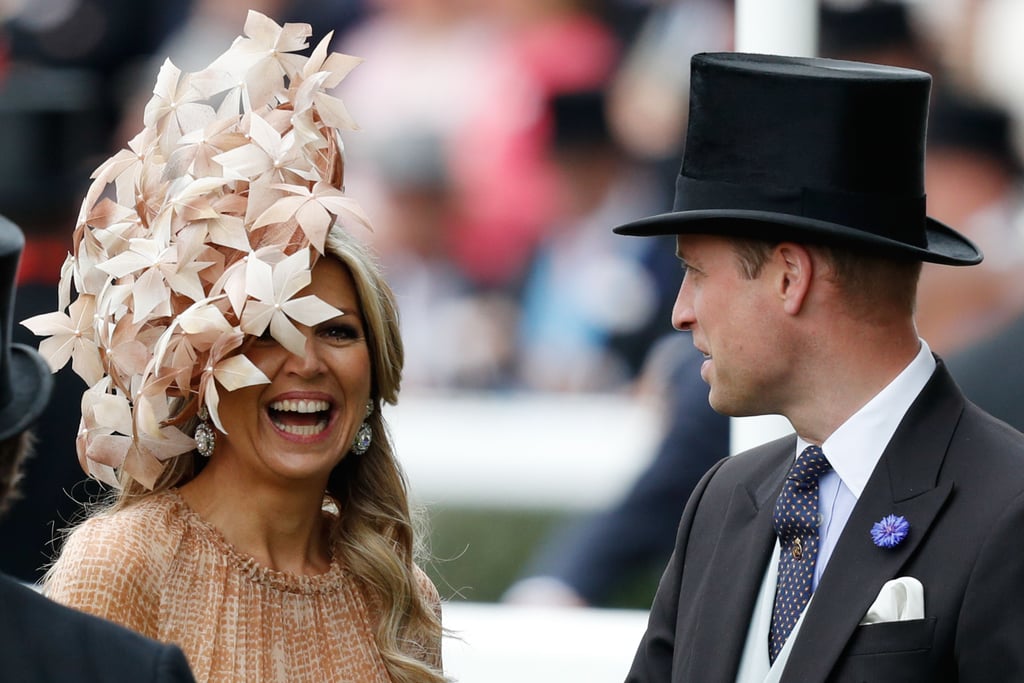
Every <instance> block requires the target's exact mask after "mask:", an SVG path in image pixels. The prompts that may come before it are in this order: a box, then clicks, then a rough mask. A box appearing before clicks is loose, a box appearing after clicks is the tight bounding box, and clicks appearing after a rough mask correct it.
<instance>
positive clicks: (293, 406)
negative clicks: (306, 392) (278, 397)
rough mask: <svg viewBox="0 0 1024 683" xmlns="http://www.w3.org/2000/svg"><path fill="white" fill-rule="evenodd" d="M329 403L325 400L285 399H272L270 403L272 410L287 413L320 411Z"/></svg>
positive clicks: (327, 406) (326, 407) (325, 408)
mask: <svg viewBox="0 0 1024 683" xmlns="http://www.w3.org/2000/svg"><path fill="white" fill-rule="evenodd" d="M330 407H331V404H330V403H328V402H327V401H307V400H304V399H303V400H299V401H295V400H287V401H274V402H273V403H271V404H270V408H271V409H272V410H279V411H282V412H289V413H320V412H323V411H325V410H328V409H329V408H330Z"/></svg>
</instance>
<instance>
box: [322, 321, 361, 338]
mask: <svg viewBox="0 0 1024 683" xmlns="http://www.w3.org/2000/svg"><path fill="white" fill-rule="evenodd" d="M322 334H323V335H324V336H326V337H329V338H331V339H337V340H342V341H347V340H351V339H359V338H360V337H362V333H361V331H360V330H359V328H358V327H356V326H355V325H331V326H329V327H326V328H324V330H323V332H322Z"/></svg>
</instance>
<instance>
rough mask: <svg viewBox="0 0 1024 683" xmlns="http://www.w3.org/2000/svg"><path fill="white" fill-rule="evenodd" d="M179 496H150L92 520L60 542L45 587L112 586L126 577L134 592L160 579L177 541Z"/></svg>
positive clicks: (179, 538)
mask: <svg viewBox="0 0 1024 683" xmlns="http://www.w3.org/2000/svg"><path fill="white" fill-rule="evenodd" d="M179 500H180V499H178V497H177V495H175V494H173V493H169V492H162V493H157V494H152V495H150V496H147V497H146V498H143V499H142V500H139V501H137V502H134V503H132V504H130V505H128V506H127V507H124V508H120V509H117V510H110V511H102V512H99V513H96V514H94V515H93V516H91V517H89V518H88V519H86V520H85V521H84V522H82V523H81V524H79V525H78V526H77V527H75V528H74V529H73V530H72V531H71V532H70V533H69V534H68V536H67V538H66V539H65V540H64V544H63V547H62V548H61V551H60V555H59V556H58V557H57V561H56V562H55V563H54V565H53V567H52V568H51V569H50V572H49V575H48V577H47V582H46V583H47V586H48V589H50V590H57V587H58V586H71V585H76V584H81V583H83V582H88V583H90V584H95V583H103V582H110V581H112V580H114V579H118V580H120V578H121V577H130V578H131V580H132V581H133V582H134V583H135V584H136V585H137V586H138V585H144V584H145V583H146V582H147V579H148V578H152V579H154V580H156V578H157V577H158V576H159V575H160V574H162V573H163V570H164V569H165V568H166V567H167V565H168V563H169V562H170V560H171V558H172V557H173V556H174V554H175V552H176V550H177V546H178V544H179V543H180V541H181V536H182V533H183V528H184V524H183V522H182V520H181V514H180V512H179V511H178V510H177V507H178V501H179Z"/></svg>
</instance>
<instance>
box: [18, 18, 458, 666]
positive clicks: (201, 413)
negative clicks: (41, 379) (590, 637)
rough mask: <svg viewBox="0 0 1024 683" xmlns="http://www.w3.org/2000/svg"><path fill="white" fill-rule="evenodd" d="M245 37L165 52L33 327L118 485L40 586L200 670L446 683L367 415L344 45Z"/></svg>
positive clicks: (384, 308)
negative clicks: (213, 51) (143, 108)
mask: <svg viewBox="0 0 1024 683" xmlns="http://www.w3.org/2000/svg"><path fill="white" fill-rule="evenodd" d="M245 32H246V37H242V38H239V39H238V40H236V41H235V43H234V45H233V46H232V48H231V49H230V50H228V52H226V53H225V54H224V55H222V56H221V57H220V58H218V59H217V60H216V61H215V62H214V63H213V64H212V65H211V66H210V67H209V68H208V69H206V70H204V71H201V72H198V73H195V74H182V73H180V72H178V71H177V70H176V69H175V68H174V67H173V65H171V64H170V63H169V62H168V63H167V64H165V66H164V68H163V70H162V71H161V75H160V79H159V80H158V83H157V87H156V89H155V91H154V93H155V94H154V98H153V100H152V101H151V102H150V106H149V107H147V114H146V128H145V129H144V130H143V131H142V133H140V134H139V136H137V137H136V138H135V139H134V140H133V141H132V143H131V144H130V146H131V150H130V151H123V152H121V153H120V154H118V155H115V156H114V157H112V158H111V159H110V160H108V161H107V162H106V163H105V164H104V165H102V166H101V167H100V169H99V170H98V171H97V172H96V175H95V178H96V180H95V182H94V184H93V186H92V188H91V189H90V191H89V193H88V194H87V196H86V199H85V203H84V204H83V208H82V212H81V218H80V221H79V224H78V226H77V227H76V230H75V252H74V255H73V256H69V259H68V262H67V264H66V266H65V269H64V271H63V274H64V280H65V285H66V286H67V287H68V288H69V289H70V287H71V285H72V283H73V284H74V288H75V291H76V292H77V298H75V300H74V301H73V302H71V303H70V305H68V302H67V301H62V302H61V307H62V310H61V311H60V312H57V313H50V314H46V315H44V316H38V317H36V318H33V319H30V320H28V321H26V322H25V324H26V325H27V326H28V327H30V329H32V330H33V331H35V332H36V333H37V334H42V335H49V336H50V338H49V339H47V340H44V341H43V342H42V344H41V345H40V349H41V352H42V353H43V355H44V356H45V357H47V359H48V360H49V361H50V364H51V365H52V366H53V367H54V368H58V367H60V366H61V365H63V364H64V363H66V362H67V360H68V359H71V360H72V364H73V367H74V369H75V370H76V372H78V373H79V374H80V375H81V376H82V377H83V378H84V379H86V381H87V382H88V383H89V384H90V388H89V389H88V390H87V391H86V393H85V396H84V397H83V401H82V405H83V416H82V428H81V431H80V433H79V439H78V454H79V460H80V461H81V463H82V465H83V467H84V468H85V469H86V471H87V472H88V473H89V474H90V475H92V476H94V477H95V478H97V479H100V480H101V481H104V482H106V483H107V484H108V485H110V486H111V487H112V489H113V490H112V493H111V498H110V501H109V502H108V503H107V504H105V505H103V506H102V507H100V508H98V509H96V510H94V511H93V512H92V514H91V515H90V516H89V517H88V519H86V521H84V522H83V523H82V524H80V525H79V526H77V527H76V528H75V529H74V530H73V531H71V532H70V534H69V535H68V537H67V540H66V542H65V545H64V549H63V551H62V553H61V555H60V557H59V558H58V559H57V561H56V562H55V564H54V566H53V567H52V568H51V570H50V572H49V574H48V576H47V580H46V583H45V590H46V592H47V593H48V594H49V595H50V596H51V597H53V598H54V599H56V600H58V601H60V602H64V603H67V604H70V605H72V606H75V607H78V608H80V609H83V610H85V611H88V612H92V613H95V614H98V615H100V616H103V617H106V618H109V619H112V620H114V621H118V622H121V623H123V624H125V625H127V626H129V627H130V628H133V629H135V630H137V631H140V632H142V633H144V634H146V635H149V636H151V637H154V638H158V639H161V640H164V641H168V642H174V643H177V644H179V645H180V646H181V648H182V649H183V650H184V651H185V653H186V655H187V656H188V659H189V663H190V665H191V666H192V668H193V670H194V672H195V675H196V678H197V679H198V680H200V681H251V680H260V681H277V682H281V683H285V682H288V683H295V682H299V683H301V682H304V681H309V682H310V683H312V682H316V683H320V682H322V681H339V680H358V681H369V682H373V681H380V682H385V681H394V682H412V681H417V682H420V681H423V682H427V683H429V682H431V681H435V682H436V681H443V680H444V678H443V675H442V673H441V662H440V659H441V643H440V641H441V633H442V628H441V622H440V604H439V600H438V595H437V591H436V590H435V588H434V586H433V585H432V584H431V583H430V581H429V579H427V577H426V575H425V574H424V573H423V572H422V571H421V570H420V569H419V567H418V566H417V565H416V564H415V562H414V550H415V544H416V535H415V532H414V523H413V519H412V514H411V512H410V506H409V502H408V495H407V490H406V484H405V479H404V476H403V474H402V471H401V468H400V467H399V464H398V462H397V461H396V459H395V457H394V454H393V451H392V446H391V442H390V439H389V436H388V433H387V430H386V429H385V425H384V423H383V420H382V417H381V410H380V407H381V405H382V404H383V403H392V404H393V403H395V402H396V401H397V395H398V388H399V381H400V378H401V371H402V361H403V352H402V343H401V339H400V337H399V333H398V319H397V311H396V307H395V302H394V298H393V296H392V294H391V290H390V288H389V287H388V285H387V283H386V282H385V281H384V280H383V278H382V276H381V274H380V271H379V269H378V267H377V263H376V260H375V258H374V257H373V256H372V254H371V253H370V252H369V251H368V250H367V249H366V248H365V247H364V246H363V243H362V242H361V241H360V240H359V239H358V238H357V237H356V236H355V235H353V234H352V229H353V228H355V227H360V226H361V227H364V228H365V227H369V226H368V225H367V224H366V219H365V217H364V216H363V214H362V212H361V211H360V210H359V208H358V206H357V205H356V204H355V202H354V201H353V200H352V199H349V198H348V197H346V196H345V195H344V193H343V190H342V187H343V185H342V178H343V170H344V168H343V166H344V164H343V157H342V153H341V143H340V137H339V135H338V128H339V127H347V126H349V124H350V122H349V121H348V118H347V114H346V113H345V109H344V106H343V105H342V104H341V102H340V100H337V99H334V98H332V97H330V96H329V95H327V94H326V91H325V89H326V88H329V87H333V86H335V85H336V84H337V83H338V82H339V81H340V80H341V79H342V78H343V77H344V75H345V73H347V71H348V70H349V69H351V68H352V67H353V66H354V65H355V62H356V61H357V60H354V58H350V57H345V56H343V55H337V54H334V55H327V53H326V44H327V40H329V37H328V38H327V39H325V40H324V42H322V43H321V44H320V45H319V46H317V47H316V48H315V49H314V50H313V52H312V55H311V56H310V57H309V58H308V59H307V58H305V57H300V56H298V55H294V54H291V53H292V52H294V51H297V50H301V49H304V48H305V47H306V43H305V38H306V37H308V35H309V33H310V27H308V26H306V25H304V24H286V25H285V26H283V27H281V26H278V25H277V24H275V23H274V22H273V21H271V20H269V19H267V18H266V17H263V16H262V15H259V14H257V13H254V12H251V13H250V14H249V18H248V21H247V22H246V27H245ZM211 100H216V101H215V102H212V101H211ZM68 298H69V299H70V297H68ZM65 308H66V309H67V310H68V313H67V314H66V313H64V312H63V311H64V309H65Z"/></svg>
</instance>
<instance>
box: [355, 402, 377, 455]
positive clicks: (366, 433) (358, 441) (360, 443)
mask: <svg viewBox="0 0 1024 683" xmlns="http://www.w3.org/2000/svg"><path fill="white" fill-rule="evenodd" d="M371 414H373V401H367V402H366V418H367V419H368V418H369V417H370V415H371ZM367 419H364V420H363V423H362V424H361V425H359V430H358V431H357V432H356V438H355V439H354V440H353V441H352V452H353V453H355V454H356V455H362V454H363V453H365V452H366V451H368V450H369V449H370V444H371V443H372V442H373V430H372V429H371V428H370V423H369V422H367Z"/></svg>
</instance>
